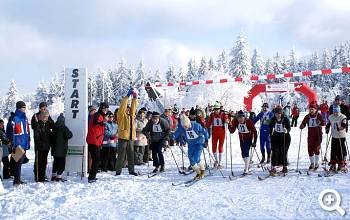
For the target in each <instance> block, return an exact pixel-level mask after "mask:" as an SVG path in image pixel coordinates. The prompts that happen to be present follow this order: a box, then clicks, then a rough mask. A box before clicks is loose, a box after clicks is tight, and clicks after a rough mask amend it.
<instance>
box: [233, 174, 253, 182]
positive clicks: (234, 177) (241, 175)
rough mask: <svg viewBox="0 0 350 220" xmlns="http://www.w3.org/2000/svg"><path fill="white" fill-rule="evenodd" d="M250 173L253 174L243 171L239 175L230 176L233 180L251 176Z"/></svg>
mask: <svg viewBox="0 0 350 220" xmlns="http://www.w3.org/2000/svg"><path fill="white" fill-rule="evenodd" d="M249 175H252V174H247V173H242V174H240V175H238V176H229V179H230V180H231V181H232V180H237V179H240V178H243V177H246V176H249Z"/></svg>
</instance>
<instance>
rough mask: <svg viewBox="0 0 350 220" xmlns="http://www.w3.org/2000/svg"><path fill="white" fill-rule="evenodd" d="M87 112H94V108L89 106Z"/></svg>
mask: <svg viewBox="0 0 350 220" xmlns="http://www.w3.org/2000/svg"><path fill="white" fill-rule="evenodd" d="M88 110H89V112H92V111H96V107H95V106H93V105H90V106H89V107H88Z"/></svg>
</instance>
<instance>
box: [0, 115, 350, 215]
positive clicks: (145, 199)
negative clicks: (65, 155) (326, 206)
mask: <svg viewBox="0 0 350 220" xmlns="http://www.w3.org/2000/svg"><path fill="white" fill-rule="evenodd" d="M300 121H301V118H299V122H300ZM299 134H300V130H299V129H298V128H292V131H291V136H292V143H291V147H290V150H289V161H290V163H291V164H290V166H289V168H290V169H293V168H296V160H297V152H298V146H299ZM231 137H232V139H231V141H232V148H233V155H232V156H233V158H234V162H233V171H234V173H235V174H237V175H238V174H240V173H242V170H243V161H242V159H241V156H240V149H239V145H238V135H237V134H236V133H235V134H233V135H232V136H231ZM306 137H307V130H306V129H304V130H303V133H302V142H301V152H300V164H299V168H301V169H307V168H308V166H309V161H308V156H307V144H306ZM348 138H349V135H348ZM323 140H324V142H323V143H322V152H323V153H324V151H325V148H326V143H325V135H324V139H323ZM228 142H229V138H228ZM257 150H258V152H259V157H260V156H261V155H260V150H259V148H258V147H257ZM329 150H330V149H329ZM173 151H174V153H175V154H176V158H177V161H178V163H179V164H181V151H180V149H179V148H178V147H177V146H175V147H173ZM328 152H329V151H328ZM33 156H34V155H33V151H32V150H30V151H29V157H30V159H31V160H30V163H28V164H26V165H24V168H23V170H22V173H23V175H22V176H23V179H24V180H25V181H27V182H28V184H27V185H25V186H23V187H22V186H21V187H19V188H14V187H13V186H12V180H5V181H4V187H5V189H6V190H7V192H6V194H5V195H1V196H0V204H1V205H0V219H281V218H283V219H340V215H339V214H338V213H337V212H330V213H329V212H326V211H323V210H322V209H321V208H320V206H319V204H318V200H317V198H318V195H319V193H320V192H321V191H322V190H324V189H327V188H332V189H335V190H337V191H338V192H339V193H341V195H342V199H343V200H342V205H341V206H342V207H343V208H344V209H345V211H347V212H350V187H349V182H350V176H349V174H339V175H335V176H333V177H323V178H321V177H317V175H312V176H307V175H299V174H297V173H295V171H290V173H289V174H288V175H287V176H286V177H273V178H268V179H267V180H264V181H259V180H258V178H257V177H258V175H263V171H262V170H261V169H260V168H257V167H256V165H253V169H252V170H253V174H252V175H250V176H247V177H244V178H240V179H236V180H233V181H230V180H229V179H228V178H222V176H221V174H220V173H219V172H218V171H215V172H214V174H213V176H208V177H206V178H205V179H203V180H201V181H199V182H198V183H196V184H194V185H193V186H191V187H184V186H183V185H181V186H172V183H173V182H175V183H177V182H180V181H184V180H188V179H190V178H192V175H191V176H182V175H180V174H179V173H178V171H177V168H176V166H175V163H174V161H173V159H172V157H171V153H170V151H169V150H168V151H166V152H165V158H166V172H165V173H163V174H160V175H159V176H156V177H153V178H148V177H147V175H143V176H140V177H133V176H129V175H128V172H127V169H124V170H123V174H122V175H121V176H118V177H117V176H114V172H109V173H98V174H97V178H98V181H97V182H96V183H94V184H88V183H87V182H86V181H81V180H80V178H79V177H72V176H70V177H67V178H68V181H67V182H65V183H56V182H53V183H45V184H43V183H35V182H34V177H33V171H32V170H33V169H32V168H33ZM207 158H208V155H207ZM229 158H230V156H229V155H228V160H229ZM224 159H225V156H224ZM50 160H51V158H50ZM253 160H254V161H255V162H257V161H258V160H257V158H256V156H255V154H254V157H253ZM228 164H229V165H228V168H227V169H224V170H223V172H224V175H225V176H228V175H229V173H230V162H228ZM185 165H186V166H187V165H188V160H185ZM224 165H225V163H224ZM49 168H50V169H51V164H49ZM136 170H140V171H141V172H143V173H147V172H150V171H151V170H152V166H149V167H148V166H147V165H145V166H141V167H136ZM346 217H347V215H346V216H345V218H346Z"/></svg>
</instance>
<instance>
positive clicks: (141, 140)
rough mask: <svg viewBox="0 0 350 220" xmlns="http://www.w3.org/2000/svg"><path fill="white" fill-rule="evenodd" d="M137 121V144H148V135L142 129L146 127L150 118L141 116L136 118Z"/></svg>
mask: <svg viewBox="0 0 350 220" xmlns="http://www.w3.org/2000/svg"><path fill="white" fill-rule="evenodd" d="M135 123H136V141H135V146H146V145H147V137H146V135H144V134H143V133H142V129H144V128H145V127H146V125H147V123H148V120H147V119H146V118H145V119H143V120H142V119H141V118H138V117H137V118H136V120H135Z"/></svg>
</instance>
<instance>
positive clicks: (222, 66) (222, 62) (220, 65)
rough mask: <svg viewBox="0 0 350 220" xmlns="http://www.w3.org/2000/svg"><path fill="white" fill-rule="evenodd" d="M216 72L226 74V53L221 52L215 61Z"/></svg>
mask: <svg viewBox="0 0 350 220" xmlns="http://www.w3.org/2000/svg"><path fill="white" fill-rule="evenodd" d="M216 63H217V65H216V70H217V71H219V72H224V73H226V72H227V69H228V64H227V56H226V51H225V50H223V51H222V52H221V53H220V55H219V58H218V60H217V61H216Z"/></svg>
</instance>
